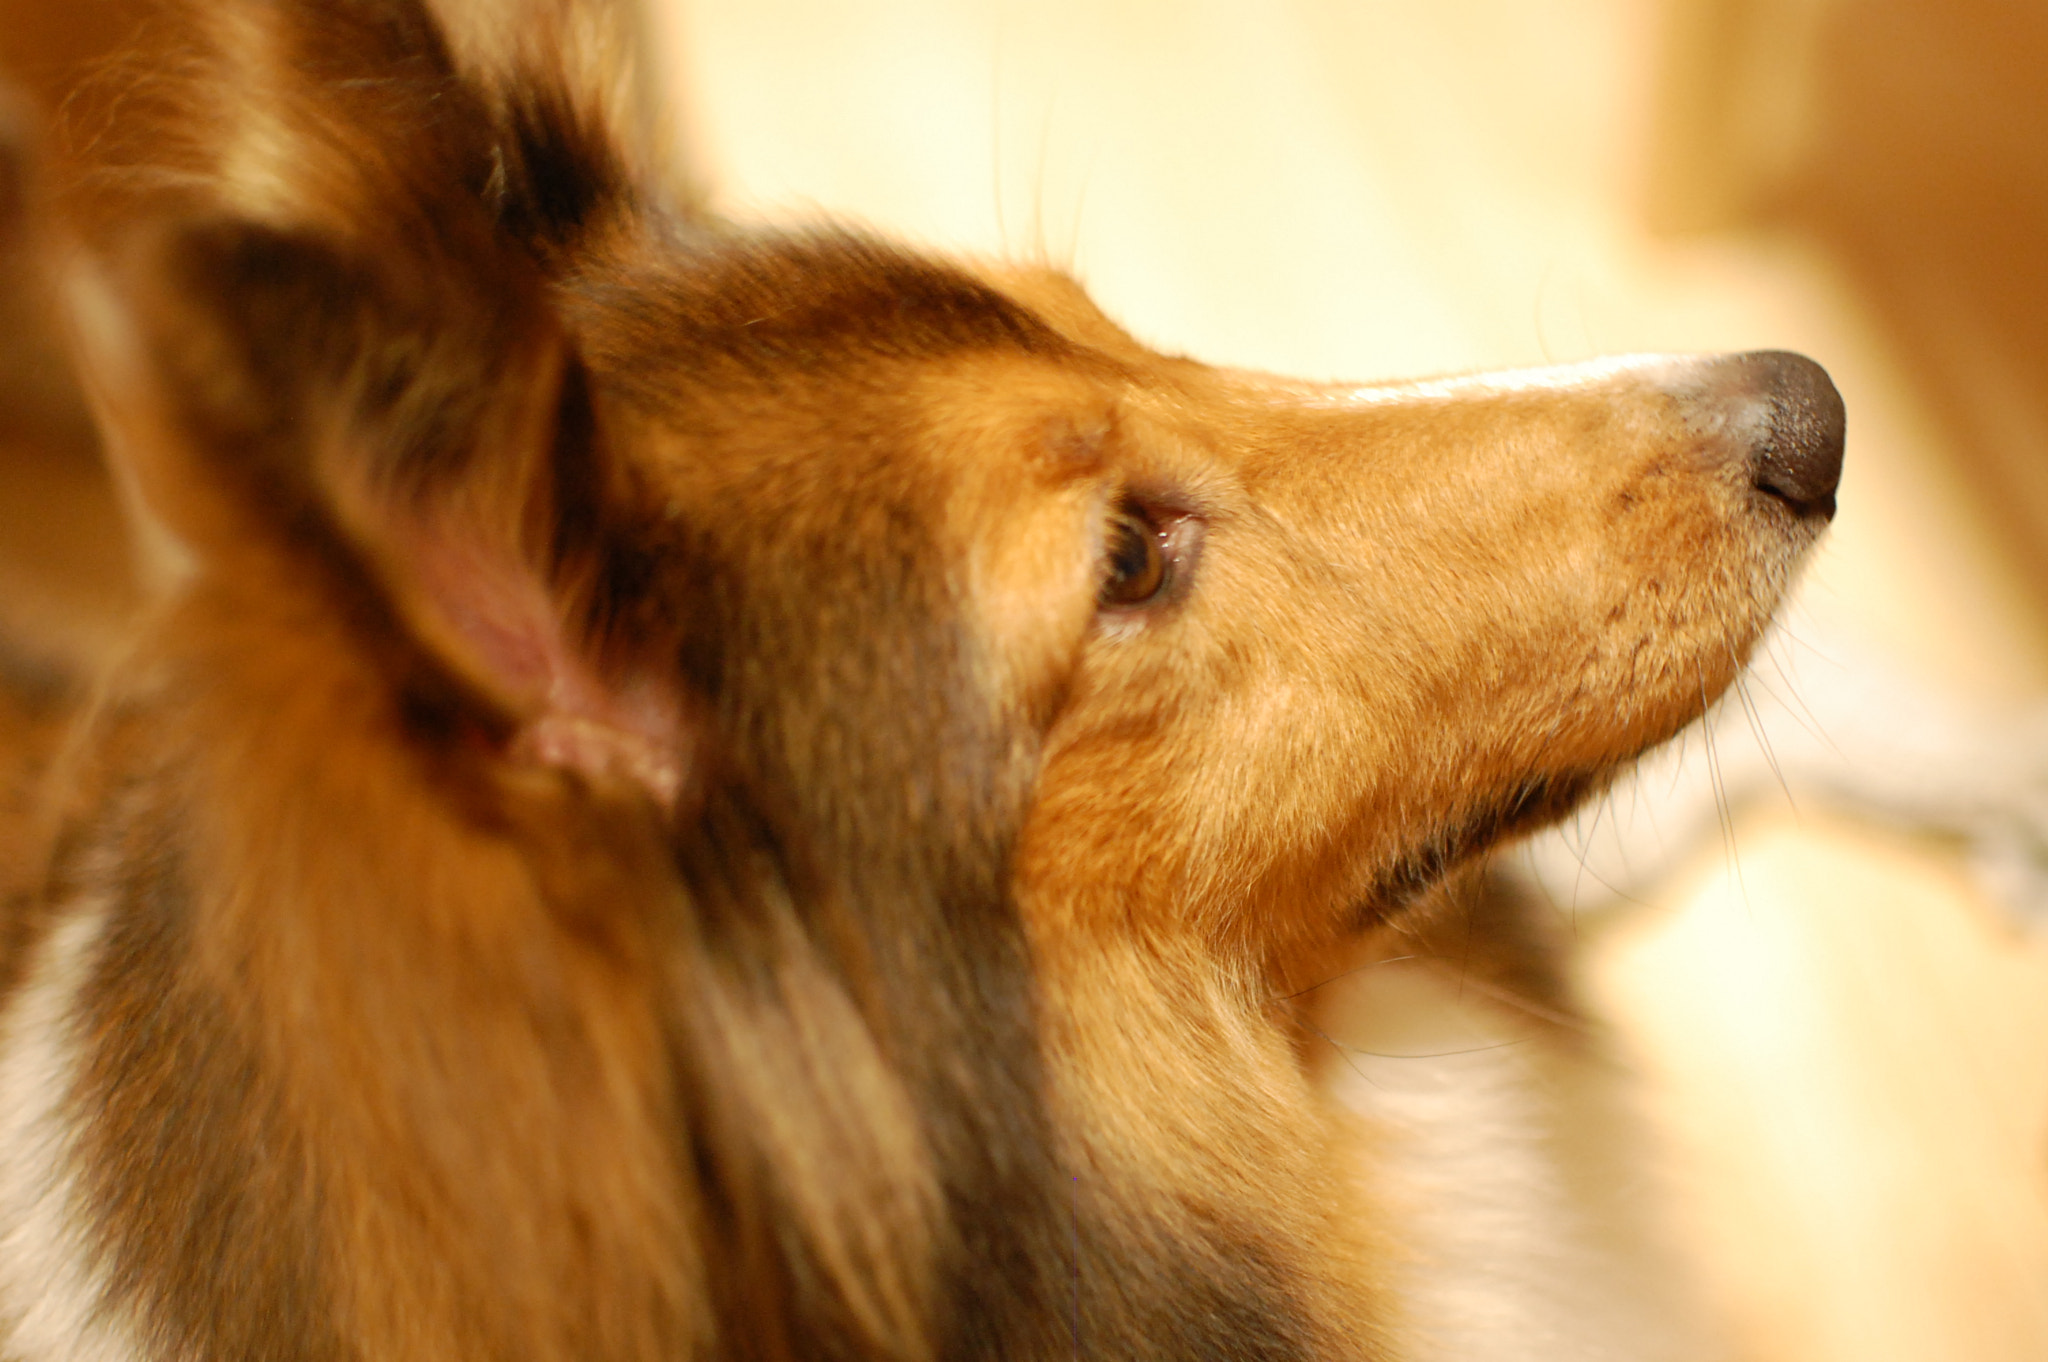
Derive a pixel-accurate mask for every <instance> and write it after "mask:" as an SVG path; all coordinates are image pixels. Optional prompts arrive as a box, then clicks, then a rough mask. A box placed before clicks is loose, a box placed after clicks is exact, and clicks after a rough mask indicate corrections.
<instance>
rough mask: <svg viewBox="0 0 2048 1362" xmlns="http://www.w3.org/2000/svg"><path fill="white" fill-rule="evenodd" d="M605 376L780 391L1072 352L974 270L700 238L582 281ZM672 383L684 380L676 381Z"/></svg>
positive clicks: (642, 252) (846, 242) (827, 241)
mask: <svg viewBox="0 0 2048 1362" xmlns="http://www.w3.org/2000/svg"><path fill="white" fill-rule="evenodd" d="M568 294H569V298H568V304H569V308H570V311H571V313H572V315H573V316H574V317H575V318H576V319H577V320H578V321H579V322H580V323H581V329H582V330H584V331H585V332H586V338H587V343H588V344H589V345H590V346H591V347H592V349H593V358H594V360H595V361H596V362H597V363H598V364H599V365H600V366H601V367H606V368H616V369H619V370H621V371H623V372H625V373H626V374H628V375H630V374H631V373H632V372H633V371H634V370H636V369H642V368H647V367H650V366H653V367H667V368H670V369H671V370H673V369H674V368H675V366H682V369H683V371H684V376H687V374H688V372H689V371H690V370H693V369H706V368H709V369H712V370H716V371H717V372H718V373H720V374H722V375H724V376H726V377H727V378H732V377H736V376H740V375H744V374H748V373H751V374H754V375H756V376H758V377H761V378H773V379H776V380H778V381H787V380H789V379H792V378H795V377H798V376H802V375H818V374H827V375H837V374H841V373H844V372H846V371H847V370H849V368H851V367H853V366H857V365H860V364H863V363H871V362H883V363H886V362H888V361H900V360H924V359H937V358H944V357H947V356H950V355H953V354H957V353H961V352H968V351H1001V352H1009V353H1014V354H1020V355H1032V354H1038V355H1051V354H1058V353H1061V352H1064V351H1065V350H1067V349H1069V348H1071V347H1070V343H1069V342H1068V341H1066V340H1065V338H1064V337H1062V336H1061V334H1060V333H1059V332H1058V331H1057V330H1056V329H1054V328H1053V327H1051V326H1049V325H1048V324H1047V323H1046V322H1045V321H1044V320H1043V319H1042V318H1041V317H1039V316H1038V315H1037V313H1036V312H1034V311H1033V309H1031V308H1030V307H1029V306H1027V305H1025V304H1024V303H1022V302H1020V301H1018V300H1016V299H1014V298H1012V297H1010V296H1009V295H1008V294H1007V293H1005V292H1004V291H1003V290H1001V289H999V288H996V287H994V286H992V285H991V284H990V283H988V282H986V281H984V280H982V279H979V278H977V277H976V276H974V275H973V274H971V273H968V272H967V271H965V270H962V269H959V268H956V267H954V266H952V265H951V264H949V263H947V262H945V261H943V260H941V259H938V258H935V257H931V256H927V255H922V254H919V253H916V252H913V251H910V250H907V249H905V248H903V247H900V246H896V245H893V244H889V243H885V242H883V241H880V240H878V239H876V238H873V237H868V236H864V235H860V234H858V233H853V232H847V231H836V230H835V231H811V232H798V233H783V232H751V231H749V232H742V231H736V230H726V229H720V230H716V231H712V230H705V231H691V232H686V233H682V234H679V235H677V236H674V237H670V238H665V239H660V240H655V241H650V242H643V243H641V244H639V245H638V246H637V247H635V248H634V249H633V250H632V251H631V252H630V253H629V254H627V255H626V256H624V257H623V258H618V259H612V260H606V261H602V262H599V263H598V264H597V265H596V267H594V268H592V269H590V270H588V271H586V272H584V273H583V274H582V275H581V276H580V277H578V278H576V279H573V280H572V281H570V286H569V289H568ZM671 377H674V375H673V373H672V374H671Z"/></svg>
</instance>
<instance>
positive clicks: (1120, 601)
mask: <svg viewBox="0 0 2048 1362" xmlns="http://www.w3.org/2000/svg"><path fill="white" fill-rule="evenodd" d="M1171 575H1172V574H1171V572H1170V570H1169V564H1168V562H1167V557H1166V532H1165V531H1163V530H1161V529H1160V528H1159V527H1158V526H1157V525H1155V524H1153V523H1152V518H1151V517H1150V516H1148V515H1146V514H1145V513H1144V512H1143V511H1140V510H1138V509H1137V508H1136V507H1132V506H1123V507H1119V508H1118V509H1117V511H1116V514H1115V515H1114V516H1113V517H1112V518H1111V520H1110V522H1109V573H1108V576H1107V577H1106V578H1105V579H1104V581H1103V583H1102V594H1101V597H1100V599H1101V602H1102V604H1104V605H1143V604H1144V603H1145V602H1146V601H1149V600H1151V599H1152V598H1153V597H1154V596H1157V595H1158V594H1159V593H1160V592H1161V591H1162V590H1163V589H1165V586H1166V582H1167V578H1168V577H1169V576H1171Z"/></svg>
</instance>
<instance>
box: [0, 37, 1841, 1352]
mask: <svg viewBox="0 0 2048 1362" xmlns="http://www.w3.org/2000/svg"><path fill="white" fill-rule="evenodd" d="M615 32H616V25H615V23H614V19H613V16H611V14H610V12H609V11H608V10H606V9H605V8H604V7H603V6H601V5H597V4H594V3H593V4H591V5H587V6H585V5H577V4H573V3H570V2H569V0H563V2H562V3H559V4H556V3H538V4H536V5H535V6H534V8H533V9H532V11H531V12H530V13H527V14H526V15H524V16H523V18H522V21H521V22H520V23H519V24H517V25H513V26H510V27H507V26H505V25H503V24H501V23H489V24H478V23H473V22H470V21H468V20H466V19H465V17H464V16H463V15H462V14H461V13H459V12H456V11H453V10H449V11H445V12H435V11H432V10H430V9H428V8H427V7H426V6H425V5H423V4H422V3H421V2H420V0H326V2H325V3H321V2H319V0H224V2H223V0H214V3H208V4H197V3H195V4H193V5H190V6H187V7H178V6H173V7H171V8H170V10H169V11H167V13H166V15H165V16H164V18H163V20H162V22H161V23H159V24H158V25H156V26H155V27H153V28H152V30H151V31H150V41H151V43H152V44H154V46H153V47H152V48H150V49H149V50H148V51H146V52H144V53H142V54H141V55H139V56H138V57H136V58H135V59H134V60H133V62H132V63H131V64H130V65H129V66H127V67H124V68H122V72H121V76H120V79H121V80H122V81H123V82H124V84H123V85H122V87H121V97H120V98H119V99H117V100H111V101H109V102H108V105H107V107H108V108H109V109H111V110H113V113H111V114H110V115H109V119H110V121H109V122H107V123H106V124H105V125H104V126H96V127H94V128H92V129H90V130H88V135H85V136H83V137H82V138H81V145H82V148H83V149H82V150H81V151H80V152H79V154H78V155H79V159H80V160H81V161H82V162H83V163H84V168H83V169H82V170H81V171H79V172H78V173H77V174H76V176H75V182H74V183H71V184H70V185H68V186H67V187H66V189H65V190H64V192H63V194H62V195H61V196H60V199H61V207H62V215H63V218H64V221H65V224H66V227H67V230H68V231H69V232H70V233H71V235H72V237H73V239H74V242H75V245H74V248H73V258H72V265H71V276H72V283H71V285H70V290H71V298H72V311H73V314H74V324H75V328H76V331H77V334H78V341H79V344H78V349H79V355H80V367H81V371H82V374H83V377H84V380H85V382H86V385H87V387H88V389H89V391H90V392H91V395H92V398H93V401H94V404H95V406H96V408H97V410H98V412H99V415H100V418H101V423H102V429H103V431H104V434H105V438H106V442H107V446H108V450H109V456H110V459H111V461H112V462H113V464H114V465H115V467H116V469H117V470H118V476H119V478H120V480H121V481H122V483H123V485H124V487H125V488H126V489H127V490H128V493H129V494H130V496H131V499H132V501H133V502H134V504H135V506H136V508H137V512H138V516H139V518H140V520H141V521H142V523H143V524H144V525H145V526H146V527H147V529H146V535H147V536H148V542H150V543H153V544H157V545H160V546H162V547H161V548H160V549H159V550H157V551H156V554H155V557H156V559H157V561H159V562H160V563H161V564H163V565H164V569H163V572H162V574H161V575H162V576H163V578H164V585H163V587H162V590H161V591H160V593H159V598H158V599H157V601H156V602H155V603H154V604H153V605H152V607H151V608H150V609H148V610H147V611H146V612H145V613H144V614H143V616H142V618H141V619H140V620H139V621H138V623H137V624H136V626H135V628H134V630H133V633H132V637H131V638H130V639H129V640H128V642H127V643H126V645H125V647H124V650H123V651H122V653H121V655H120V658H119V661H118V663H117V664H116V665H115V666H114V667H113V668H112V669H111V670H110V673H109V675H108V676H107V677H105V678H104V679H103V680H102V681H101V682H100V684H99V687H98V689H97V691H96V693H95V698H94V700H93V701H92V703H91V704H90V705H89V706H86V707H84V708H83V709H82V711H81V712H80V713H79V714H78V715H77V717H76V718H75V720H74V722H73V727H72V730H71V732H70V734H69V735H68V737H67V738H66V739H65V742H64V746H63V749H62V751H61V753H60V754H59V755H58V756H57V757H55V758H54V759H53V760H52V761H51V762H50V764H49V769H48V771H47V772H46V773H45V775H44V777H43V785H42V790H43V794H42V795H41V801H42V802H41V805H40V807H41V808H42V810H43V811H44V812H46V813H47V816H48V822H49V832H48V835H47V837H46V839H45V842H46V845H45V846H44V847H43V849H42V851H41V852H40V853H39V855H38V857H37V858H36V863H35V867H34V869H33V871H32V872H27V873H24V874H23V875H22V876H21V880H22V884H21V887H20V888H18V889H17V890H15V891H14V894H13V898H12V899H11V900H10V908H9V911H10V914H11V916H12V919H13V921H12V923H11V924H10V932H9V938H10V940H11V941H12V942H13V943H14V944H13V945H12V946H11V947H10V951H9V955H8V957H7V959H6V961H5V970H6V994H5V998H4V1011H0V1101H4V1106H0V1354H4V1355H5V1356H8V1357H10V1358H18V1359H21V1362H39V1360H40V1359H46V1358H48V1359H54V1358H78V1359H130V1358H136V1359H142V1358H148V1359H158V1358H161V1359H171V1358H230V1357H266V1358H271V1357H275V1358H287V1357H288V1358H309V1359H311V1358H319V1359H327V1358H336V1359H339V1358H356V1357H361V1358H378V1359H410V1358H418V1359H442V1360H445V1359H456V1358H495V1357H515V1356H516V1357H521V1358H533V1359H546V1358H605V1359H652V1358H678V1357H704V1358H711V1357H717V1358H734V1359H764V1360H765V1359H796V1358H803V1359H812V1358H819V1359H824V1358H835V1359H874V1358H892V1359H895V1358H902V1359H918V1358H934V1359H936V1358H947V1359H952V1358H983V1357H985V1358H1005V1359H1032V1358H1054V1357H1072V1356H1081V1355H1088V1356H1100V1357H1114V1358H1132V1359H1138V1358H1160V1359H1166V1358H1190V1357H1200V1358H1231V1359H1271V1360H1272V1362H1282V1360H1283V1359H1285V1360H1293V1359H1303V1360H1306V1359H1338V1358H1390V1359H1392V1358H1402V1357H1410V1356H1414V1355H1416V1353H1415V1349H1414V1347H1413V1346H1412V1344H1411V1342H1410V1333H1411V1325H1410V1322H1409V1320H1408V1319H1407V1318H1406V1315H1405V1311H1404V1292H1405V1287H1404V1280H1405V1278H1404V1274H1405V1273H1406V1272H1407V1270H1408V1261H1407V1257H1406V1253H1405V1249H1404V1239H1403V1234H1402V1231H1401V1227H1400V1223H1399V1212H1398V1210H1396V1209H1394V1208H1395V1207H1396V1206H1397V1204H1398V1203H1399V1202H1400V1200H1401V1198H1400V1197H1399V1196H1390V1195H1389V1192H1388V1189H1387V1188H1385V1187H1383V1186H1380V1185H1378V1184H1376V1182H1375V1180H1374V1177H1373V1174H1372V1171H1371V1169H1372V1166H1373V1164H1372V1144H1373V1136H1372V1132H1371V1131H1370V1129H1365V1128H1361V1126H1360V1123H1359V1122H1358V1121H1357V1120H1356V1119H1355V1118H1354V1117H1353V1116H1351V1115H1349V1114H1347V1113H1345V1112H1343V1111H1340V1110H1339V1109H1337V1108H1336V1107H1335V1106H1334V1105H1333V1104H1332V1103H1331V1102H1330V1101H1329V1100H1328V1099H1327V1098H1326V1097H1325V1096H1323V1095H1322V1094H1321V1093H1320V1092H1319V1091H1318V1089H1317V1088H1316V1086H1315V1084H1314V1083H1313V1081H1312V1078H1311V1075H1310V1067H1311V1060H1312V1052H1313V1051H1314V1050H1315V1048H1316V1045H1317V1043H1318V1041H1317V1037H1316V1035H1315V1033H1314V1031H1313V1028H1312V1027H1309V1026H1307V1025H1305V1024H1304V1023H1303V1021H1302V1019H1301V1017H1300V1016H1299V1014H1298V1013H1297V1011H1296V1010H1294V1009H1292V1008H1290V1007H1289V1006H1288V1005H1287V999H1289V998H1290V997H1292V996H1294V995H1296V994H1298V993H1299V992H1300V991H1301V990H1302V989H1304V988H1306V987H1308V986H1310V985H1312V984H1313V983H1314V982H1316V981H1317V980H1319V979H1321V978H1324V977H1326V976H1327V974H1328V972H1329V969H1330V965H1329V962H1330V961H1331V960H1333V959H1335V958H1337V957H1338V956H1339V955H1340V954H1342V953H1346V952H1356V951H1357V950H1359V949H1361V943H1362V945H1363V948H1364V949H1367V950H1370V949H1371V948H1372V943H1373V942H1374V941H1377V940H1384V939H1388V938H1389V936H1390V934H1393V935H1398V934H1399V933H1402V932H1407V931H1412V930H1415V929H1416V927H1415V924H1416V922H1417V921H1418V919H1419V917H1420V916H1421V915H1423V914H1425V913H1426V912H1427V911H1428V904H1429V903H1430V901H1431V900H1432V897H1433V896H1434V894H1435V893H1436V891H1437V890H1438V888H1439V887H1440V886H1441V885H1442V884H1443V883H1444V882H1445V881H1446V878H1447V877H1448V876H1451V875H1452V874H1454V873H1457V872H1459V871H1461V870H1462V869H1463V868H1465V867H1468V866H1469V865H1471V864H1472V862H1473V860H1474V858H1475V857H1477V856H1479V855H1480V854H1481V853H1483V852H1484V851H1485V850H1486V849H1488V848H1489V847H1491V846H1493V845H1495V844H1497V843H1499V842H1501V841H1502V840H1503V839H1506V838H1509V837H1511V836H1513V835H1515V834H1517V833H1519V832H1521V831H1524V830H1527V829H1531V828H1534V827H1537V826H1541V825H1542V824H1544V823H1545V822H1547V821H1551V820H1554V819H1556V818H1558V817H1560V816H1562V815H1563V814H1564V813H1566V812H1567V811H1569V810H1570V809H1571V808H1572V807H1574V806H1575V804H1576V803H1577V802H1578V801H1580V800H1581V799H1582V798H1584V797H1585V796H1587V795H1588V794H1590V793H1592V792H1594V791H1596V790H1598V789H1599V788H1600V787H1601V785H1602V783H1603V782H1604V781H1605V780H1606V779H1607V778H1608V777H1609V775H1610V773H1612V772H1613V771H1614V770H1615V769H1616V768H1617V767H1619V766H1620V765H1622V764H1624V763H1627V762H1629V761H1631V760H1632V759H1633V758H1634V757H1635V756H1637V755H1638V754H1639V753H1641V752H1643V751H1644V750H1646V749H1647V748H1649V747H1651V746H1653V745H1654V744H1656V743H1658V742H1660V741H1662V740H1663V739H1664V738H1666V737H1669V736H1670V735H1671V734H1673V733H1674V732H1676V731H1677V730H1678V729H1679V728H1680V727H1682V726H1683V725H1684V724H1686V723H1687V722H1689V721H1691V720H1692V719H1694V718H1695V717H1697V716H1698V715H1699V714H1700V713H1701V711H1702V710H1703V708H1704V707H1705V706H1707V705H1708V704H1709V703H1710V702H1711V701H1712V700H1713V698H1714V697H1715V696H1716V695H1717V694H1719V692H1720V691H1721V690H1722V689H1723V688H1725V687H1726V686H1728V685H1729V684H1730V682H1731V681H1732V679H1733V678H1734V677H1735V675H1736V674H1737V672H1738V671H1739V669H1740V668H1741V666H1742V664H1743V661H1744V660H1745V658H1746V656H1747V654H1748V652H1749V650H1750V648H1751V647H1752V645H1753V644H1754V642H1755V641H1756V639H1757V638H1758V636H1759V634H1760V633H1761V631H1762V630H1763V629H1764V627H1765V626H1766V624H1767V623H1768V622H1769V620H1770V618H1771V614H1772V611H1773V609H1774V607H1775V606H1776V604H1777V602H1778V601H1779V600H1780V599H1781V597H1782V596H1783V593H1784V591H1785V589H1786V587H1787V585H1788V584H1789V581H1790V579H1791V576H1792V574H1793V573H1794V571H1795V570H1796V566H1797V564H1798V561H1799V559H1800V557H1801V555H1802V554H1803V552H1804V551H1805V550H1806V549H1807V548H1808V547H1809V546H1810V545H1811V544H1812V543H1813V542H1814V540H1815V539H1816V538H1817V536H1818V535H1819V533H1820V531H1821V529H1822V528H1823V526H1824V525H1825V523H1826V521H1827V520H1828V518H1829V517H1830V516H1831V514H1832V512H1833V494H1834V489H1835V485H1836V481H1837V478H1838V476H1839V469H1840V461H1841V453H1842V419H1843V418H1842V411H1841V405H1840V401H1839V398H1838V397H1837V396H1836V394H1835V392H1834V389H1833V387H1832V385H1831V384H1830V383H1829V382H1828V380H1827V378H1826V376H1825V375H1824V374H1823V373H1822V372H1821V371H1820V369H1819V368H1818V367H1817V366H1815V365H1813V364H1812V363H1811V362H1810V361H1807V360H1804V359H1801V358H1799V357H1796V356H1790V355H1784V354H1779V353H1774V352H1767V353H1759V354H1749V355H1739V356H1730V357H1721V358H1703V359H1691V358H1672V357H1647V358H1644V357H1638V358H1634V359H1627V360H1615V361H1604V362H1598V363H1594V364H1588V365H1580V366H1574V367H1570V368H1564V369H1553V370H1545V371H1540V372H1531V373H1524V374H1515V375H1493V376H1480V377H1472V378H1454V379H1443V380H1434V381H1428V382H1419V383H1405V384H1392V385H1382V386H1374V387H1356V386H1342V385H1333V384H1312V383H1303V382H1295V381H1290V380H1285V379H1278V378H1273V377H1269V376H1263V375H1251V374H1244V373H1237V372H1228V371H1220V370H1215V369H1211V368H1208V367H1205V366H1202V365H1200V364H1197V363H1195V362H1193V361H1189V360H1184V359H1179V358H1173V357H1168V356H1162V355H1159V354H1156V353H1154V352H1152V351H1150V350H1148V349H1146V348H1145V347H1143V346H1141V345H1140V344H1138V343H1137V342H1136V341H1134V340H1132V339H1131V338H1130V337H1129V336H1127V335H1126V334H1125V333H1124V332H1122V331H1121V330H1119V329H1118V328H1117V327H1116V326H1115V325H1114V324H1112V323H1111V322H1110V321H1109V320H1107V319H1106V318H1105V317H1103V316H1102V315H1101V314H1100V313H1099V312H1098V311H1097V310H1096V309H1095V308H1094V307H1093V306H1092V305H1091V304H1090V303H1089V302H1088V301H1087V299H1086V297H1085V295H1084V294H1083V293H1082V292H1081V291H1080V289H1079V288H1078V287H1077V286H1076V285H1075V284H1074V283H1072V282H1071V281H1070V280H1068V279H1066V278H1064V277H1062V276H1060V275H1058V274H1055V273H1052V272H1048V271H1045V270H1040V269H1011V268H1003V267H996V266H989V265H982V264H962V263H952V262H946V261H940V260H936V259H932V258H929V257H927V256H924V255H921V254H917V253H913V252H910V251H907V250H904V249H902V248H899V247H896V246H893V245H889V244H886V243H883V242H880V241H877V240H874V239H872V238H869V237H867V236H864V235H861V234H858V233H853V232H848V231H843V230H838V229H816V230H810V231H794V232H792V231H780V230H775V231H771V230H764V229H743V228H739V227H734V226H731V225H727V224H722V223H719V222H715V221H712V220H710V219H709V218H707V217H706V216H704V215H703V214H702V213H700V212H698V211H696V210H694V209H693V208H691V207H690V205H689V204H688V203H687V201H683V202H677V201H676V200H675V199H674V198H673V197H671V196H670V195H668V194H667V193H666V192H665V190H664V187H663V184H662V181H661V178H660V176H659V174H658V173H657V172H656V170H655V167H656V165H657V162H658V158H655V157H653V156H652V155H651V154H650V153H648V152H646V151H644V150H643V149H641V148H640V147H639V146H638V145H637V143H636V140H635V139H634V137H633V136H632V135H631V130H630V123H631V120H630V118H629V117H628V115H627V114H626V113H625V112H623V110H624V108H625V106H626V105H627V104H629V103H630V101H629V100H627V99H625V98H624V97H622V96H620V95H619V93H618V88H617V85H616V82H615V81H614V79H613V77H612V75H611V74H610V73H611V72H613V71H615V70H617V69H619V67H618V65H617V61H616V57H617V54H616V51H615V49H616V47H617V43H616V41H615V40H614V39H613V37H611V36H610V35H612V34H613V33H615ZM1504 930H1505V929H1504ZM1361 1170H1363V1171H1361Z"/></svg>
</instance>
